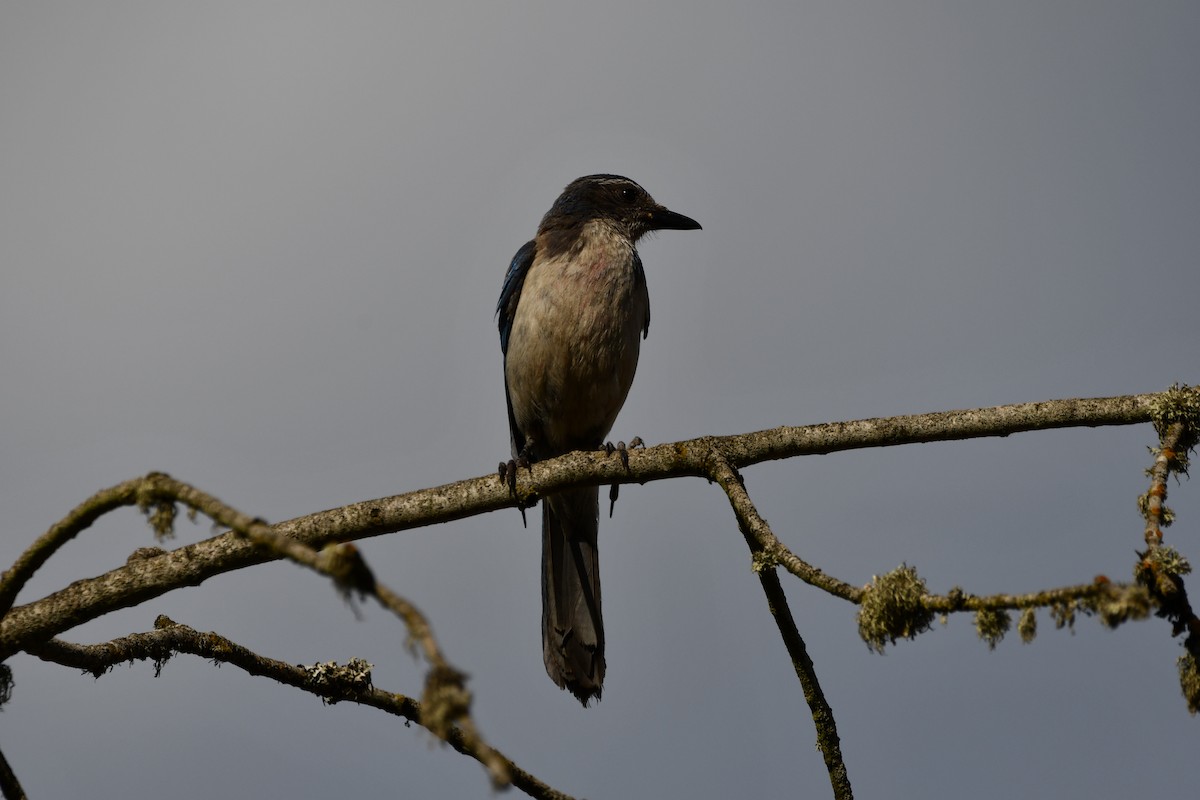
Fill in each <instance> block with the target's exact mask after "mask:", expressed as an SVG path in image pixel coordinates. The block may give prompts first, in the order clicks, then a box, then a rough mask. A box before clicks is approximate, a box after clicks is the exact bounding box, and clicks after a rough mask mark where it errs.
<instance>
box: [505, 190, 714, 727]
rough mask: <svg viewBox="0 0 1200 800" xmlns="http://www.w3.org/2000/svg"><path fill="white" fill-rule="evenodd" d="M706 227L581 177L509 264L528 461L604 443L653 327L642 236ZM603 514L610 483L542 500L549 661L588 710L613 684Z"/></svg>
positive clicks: (510, 347)
mask: <svg viewBox="0 0 1200 800" xmlns="http://www.w3.org/2000/svg"><path fill="white" fill-rule="evenodd" d="M699 227H700V223H698V222H696V221H695V220H693V219H690V218H688V217H685V216H683V215H682V214H676V213H675V212H673V211H668V210H667V209H666V208H665V207H663V206H661V205H659V204H658V203H656V202H654V199H653V198H651V197H650V195H649V194H647V193H646V190H645V189H643V188H642V187H641V186H638V185H637V184H636V183H634V182H633V181H631V180H629V179H628V178H622V177H621V176H619V175H588V176H586V177H583V178H579V179H578V180H575V181H573V182H572V183H571V184H570V185H569V186H568V187H567V188H566V189H565V190H564V191H563V193H562V194H561V195H560V196H559V198H558V199H557V200H555V201H554V205H553V206H552V207H551V208H550V210H549V211H548V212H546V216H544V217H542V222H541V224H540V225H539V226H538V230H537V235H536V236H535V237H534V239H533V241H531V242H528V243H527V244H526V245H525V246H524V247H522V248H521V249H520V250H518V251H517V254H516V256H515V257H514V258H513V260H512V264H510V265H509V267H508V274H507V275H505V276H504V288H503V289H502V290H501V292H500V302H499V303H498V304H497V305H496V313H497V315H498V317H499V320H500V349H501V350H502V351H503V352H504V388H505V395H506V396H507V399H508V427H509V432H510V433H511V435H512V452H513V457H514V458H515V459H517V461H518V462H522V461H528V462H532V461H537V460H540V459H546V458H552V457H554V456H558V455H562V454H563V453H569V452H571V451H572V450H590V449H596V448H599V447H601V445H602V444H603V442H604V437H605V436H606V435H608V432H609V430H610V429H611V428H612V424H613V421H614V420H616V418H617V412H619V411H620V410H621V405H622V404H623V403H624V402H625V395H626V394H627V393H628V392H629V386H630V384H631V383H633V373H634V370H635V369H636V368H637V361H638V348H639V346H640V340H641V339H642V338H643V337H644V336H645V335H646V334H647V332H648V331H649V329H650V297H649V295H648V294H647V292H646V275H645V273H644V272H643V271H642V260H641V258H640V257H638V252H637V249H636V244H637V241H638V239H640V238H641V237H642V236H643V235H645V234H646V233H647V232H649V231H657V230H667V229H670V230H695V229H698V228H699ZM598 516H599V487H588V488H586V489H575V490H571V491H566V492H561V493H558V494H554V495H551V496H549V497H546V498H544V499H543V501H542V657H543V659H544V661H545V662H546V672H548V673H549V674H550V677H551V678H552V679H553V680H554V682H555V683H557V684H558V685H559V687H560V688H564V689H569V690H570V692H571V694H573V695H575V697H576V698H578V699H579V701H580V702H581V703H583V704H584V705H585V706H586V705H587V703H588V701H589V700H590V699H591V698H593V697H595V698H597V699H599V697H600V689H601V685H602V684H603V682H604V623H603V621H602V620H601V618H600V572H599V562H598V557H597V553H596V528H597V517H598Z"/></svg>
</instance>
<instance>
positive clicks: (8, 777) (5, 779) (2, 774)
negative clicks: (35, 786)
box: [0, 751, 25, 800]
mask: <svg viewBox="0 0 1200 800" xmlns="http://www.w3.org/2000/svg"><path fill="white" fill-rule="evenodd" d="M0 794H3V795H4V800H25V790H24V789H22V788H21V782H20V781H18V780H17V774H16V773H15V772H13V769H12V767H11V766H9V763H8V759H7V758H5V757H4V752H3V751H0Z"/></svg>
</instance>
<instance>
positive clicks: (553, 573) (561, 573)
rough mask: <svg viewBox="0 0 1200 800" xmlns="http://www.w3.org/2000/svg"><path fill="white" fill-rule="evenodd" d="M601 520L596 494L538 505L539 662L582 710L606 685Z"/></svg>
mask: <svg viewBox="0 0 1200 800" xmlns="http://www.w3.org/2000/svg"><path fill="white" fill-rule="evenodd" d="M599 515H600V493H599V490H598V489H594V488H587V489H579V490H576V491H571V492H564V493H563V494H558V495H552V496H550V497H547V498H545V499H543V501H542V657H543V659H544V660H545V662H546V672H547V673H548V674H549V675H550V677H551V678H552V679H553V680H554V682H555V683H557V684H558V685H559V687H560V688H563V689H567V690H568V691H570V692H571V694H573V695H575V697H576V699H578V700H579V702H581V703H583V704H584V705H585V706H586V705H587V704H588V701H589V700H591V699H592V698H593V697H594V698H596V699H597V700H599V699H600V689H601V684H603V683H604V622H603V620H602V619H601V617H600V561H599V554H598V552H597V550H596V530H597V527H598V518H599Z"/></svg>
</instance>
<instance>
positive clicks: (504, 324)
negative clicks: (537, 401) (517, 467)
mask: <svg viewBox="0 0 1200 800" xmlns="http://www.w3.org/2000/svg"><path fill="white" fill-rule="evenodd" d="M536 252H537V243H536V242H533V241H529V242H526V243H525V245H524V246H523V247H522V248H521V249H520V250H518V251H517V254H516V255H515V256H513V260H512V263H511V264H509V265H508V273H507V274H505V276H504V287H503V288H501V289H500V301H499V302H497V303H496V316H498V317H499V318H500V350H501V352H503V353H504V359H505V364H506V365H507V362H508V335H509V334H510V333H512V326H513V319H514V318H515V317H516V316H517V303H518V302H520V300H521V287H522V286H524V285H525V276H526V275H528V274H529V268H530V267H531V266H533V256H534V254H535V253H536ZM504 399H505V401H506V402H507V403H508V432H509V435H510V437H511V442H512V454H513V458H516V457H518V456H519V455H521V454H522V451H523V450H524V448H525V434H524V433H523V432H522V431H521V430H520V429H519V428H518V427H517V419H516V417H515V416H514V415H513V407H512V397H511V396H510V395H509V393H508V381H507V380H505V381H504ZM526 455H528V454H526Z"/></svg>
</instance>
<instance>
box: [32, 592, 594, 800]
mask: <svg viewBox="0 0 1200 800" xmlns="http://www.w3.org/2000/svg"><path fill="white" fill-rule="evenodd" d="M154 625H155V628H156V630H154V631H148V632H146V633H135V634H131V635H129V636H123V637H121V638H119V639H113V640H111V641H108V642H103V643H100V644H94V645H81V644H74V643H71V642H64V641H62V640H61V639H53V640H51V641H49V642H46V643H45V644H42V645H39V646H37V647H35V648H31V649H30V653H32V654H33V655H35V656H37V657H38V658H40V659H43V660H44V661H49V662H52V663H55V664H61V665H63V666H67V667H74V668H77V669H82V670H85V671H87V672H89V673H91V674H92V675H94V676H96V677H100V676H101V675H103V674H104V673H105V672H107V671H108V670H109V669H111V668H112V667H113V666H115V665H117V664H121V663H123V662H127V661H129V662H132V661H135V660H144V661H153V662H154V664H155V669H156V674H157V670H161V669H162V666H163V665H164V664H165V663H166V661H167V660H168V659H170V657H171V656H172V655H173V654H174V653H177V652H178V653H190V654H192V655H196V656H200V657H201V658H207V659H211V660H213V661H217V662H220V663H223V664H231V665H233V666H235V667H237V668H239V669H241V670H244V671H245V672H247V673H249V674H250V675H257V676H261V677H266V678H270V679H272V680H274V681H276V682H277V683H282V684H286V685H288V686H293V687H295V688H297V689H301V690H303V691H305V692H309V693H310V694H314V695H316V696H318V697H321V698H322V699H324V700H325V701H326V702H329V703H331V704H332V703H337V702H343V701H348V702H352V703H358V704H360V705H364V706H370V707H371V708H377V709H379V710H381V711H385V712H387V713H389V714H394V715H396V716H398V717H402V718H403V719H405V720H407V721H409V722H413V723H416V724H417V725H420V726H422V727H425V728H427V729H428V726H427V725H426V723H425V717H426V716H427V715H425V714H423V713H422V712H423V707H422V704H421V703H420V702H418V701H417V700H415V699H413V698H411V697H408V696H406V695H403V694H396V693H393V692H387V691H384V690H382V689H377V688H375V687H374V686H370V685H369V684H360V683H355V684H351V683H349V682H345V681H337V680H321V681H316V680H314V670H312V669H310V668H305V667H303V666H295V665H293V664H288V663H286V662H283V661H279V660H277V659H273V658H267V657H265V656H260V655H258V654H257V653H255V652H254V651H252V650H250V649H249V648H247V647H244V646H242V645H239V644H237V643H235V642H233V641H230V640H229V639H226V638H225V637H223V636H220V635H218V634H215V633H201V632H199V631H197V630H195V629H193V628H190V627H188V626H187V625H181V624H179V623H177V622H174V621H173V620H170V619H168V618H167V617H165V616H160V617H159V618H158V619H157V620H155V623H154ZM439 738H442V739H443V740H444V741H445V742H446V743H447V744H449V745H450V746H451V747H453V748H454V749H455V750H457V751H458V752H459V753H462V754H463V755H466V756H470V757H471V758H474V759H475V760H476V761H479V762H480V763H481V764H483V765H484V766H485V767H488V764H487V763H486V762H485V760H484V757H485V756H484V755H483V754H481V753H480V752H479V751H478V749H477V748H474V747H473V743H472V742H471V740H470V736H469V735H468V734H467V732H465V731H463V730H462V729H461V728H460V727H451V728H450V729H449V731H448V732H447V734H446V735H445V736H443V737H439ZM489 750H490V754H488V755H487V756H486V757H488V758H499V759H500V760H501V761H502V762H503V765H504V769H505V771H506V772H507V773H508V774H509V775H510V776H511V779H512V785H513V786H515V787H517V788H518V789H520V790H521V791H523V792H525V793H526V794H528V795H529V796H530V797H535V798H542V799H543V800H572V798H571V797H570V795H567V794H564V793H562V792H560V791H558V790H557V789H554V788H553V787H551V786H549V785H547V784H546V783H544V782H542V781H541V780H539V779H538V778H536V777H534V776H533V775H532V774H530V773H529V772H527V771H526V770H524V769H522V768H521V767H519V766H517V765H516V764H514V763H513V762H512V760H511V759H509V758H508V757H507V756H505V755H503V754H502V753H500V752H498V751H496V750H494V749H490V748H489Z"/></svg>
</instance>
